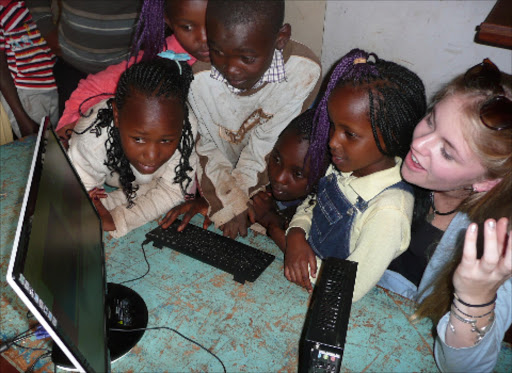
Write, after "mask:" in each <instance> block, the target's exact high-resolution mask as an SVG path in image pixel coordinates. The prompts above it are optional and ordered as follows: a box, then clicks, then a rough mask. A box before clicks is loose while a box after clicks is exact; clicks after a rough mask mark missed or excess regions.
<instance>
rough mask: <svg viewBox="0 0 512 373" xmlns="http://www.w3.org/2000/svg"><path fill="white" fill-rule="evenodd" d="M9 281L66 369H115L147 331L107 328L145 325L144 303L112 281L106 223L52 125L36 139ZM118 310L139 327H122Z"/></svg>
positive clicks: (46, 123) (43, 127) (42, 129)
mask: <svg viewBox="0 0 512 373" xmlns="http://www.w3.org/2000/svg"><path fill="white" fill-rule="evenodd" d="M7 282H8V283H9V285H10V286H11V287H12V288H13V290H14V291H15V293H16V294H17V295H18V296H19V297H20V298H21V300H22V301H23V302H24V303H25V304H26V305H27V307H28V308H29V310H30V311H31V312H32V313H33V314H34V316H35V317H36V318H37V320H38V321H39V322H40V323H41V325H42V326H43V327H44V328H45V329H46V331H47V332H48V333H49V334H50V336H51V337H52V339H53V341H54V353H53V354H52V359H53V360H54V362H55V363H56V364H57V365H59V366H61V367H64V368H65V369H71V370H79V371H84V372H109V371H110V363H111V358H112V361H113V360H114V359H115V358H117V357H119V356H122V355H124V354H125V353H126V352H128V351H129V350H130V348H131V347H132V346H133V345H135V343H137V341H138V340H139V339H140V338H141V337H142V334H143V333H144V332H143V331H140V332H134V333H122V334H124V335H122V336H117V338H116V336H115V335H114V336H113V335H112V334H113V333H109V328H110V327H112V326H116V327H117V326H119V327H120V328H124V329H127V328H128V329H129V328H130V327H133V326H136V327H145V326H146V325H147V316H148V315H147V308H146V306H145V304H144V301H143V300H142V298H140V296H138V294H137V293H135V292H133V290H131V289H129V288H126V287H124V286H120V285H115V286H114V284H107V283H106V273H105V255H104V247H103V231H102V227H101V220H100V218H99V215H98V213H97V211H96V209H95V208H94V205H93V204H92V202H91V200H90V198H89V196H88V193H87V191H86V190H85V188H84V186H83V184H82V183H81V181H80V178H79V177H78V174H77V173H76V171H75V169H74V168H73V166H72V164H71V162H70V161H69V159H68V157H67V154H66V151H65V150H64V148H63V147H62V145H61V144H60V141H59V140H58V137H57V135H56V134H55V132H54V131H53V129H51V127H50V125H49V121H48V120H44V121H43V123H41V127H40V129H39V132H38V135H37V140H36V144H35V150H34V156H33V159H32V165H31V168H30V173H29V176H28V180H27V187H26V190H25V195H24V198H23V203H22V207H21V211H20V217H19V220H18V226H17V230H16V235H15V238H14V245H13V249H12V254H11V260H10V263H9V268H8V271H7ZM119 288H120V292H118V293H120V295H119V294H113V293H116V291H113V290H111V289H119ZM137 297H138V298H137ZM134 299H135V300H134ZM141 301H142V306H141V304H140V302H141ZM134 305H136V306H135V309H134ZM127 308H130V310H128V309H127ZM120 310H121V313H122V314H123V312H124V314H123V315H124V316H123V315H121V317H127V316H128V317H131V319H130V320H133V319H135V318H137V320H136V321H137V322H133V324H136V325H120V324H123V323H122V322H119V311H120ZM112 314H116V316H115V317H112ZM134 315H136V317H133V316H134ZM140 319H142V322H140ZM144 322H145V324H144ZM112 323H113V324H114V325H111V324H112ZM117 333H118V334H119V333H120V332H117ZM114 334H115V333H114ZM119 340H122V343H120V342H119ZM128 340H130V342H129V346H126V342H127V341H128ZM109 351H110V352H109Z"/></svg>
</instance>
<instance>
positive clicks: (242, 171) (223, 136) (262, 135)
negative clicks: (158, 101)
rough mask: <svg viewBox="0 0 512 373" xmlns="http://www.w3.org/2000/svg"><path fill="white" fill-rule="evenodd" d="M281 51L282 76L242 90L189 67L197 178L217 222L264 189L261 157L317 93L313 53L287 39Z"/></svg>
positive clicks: (202, 68) (199, 66)
mask: <svg viewBox="0 0 512 373" xmlns="http://www.w3.org/2000/svg"><path fill="white" fill-rule="evenodd" d="M283 56H284V62H285V71H286V77H287V79H286V81H284V82H281V83H265V84H264V85H263V86H261V87H259V88H257V89H250V90H247V91H245V92H243V93H241V94H235V93H232V92H231V91H230V90H229V88H228V87H227V85H226V83H223V82H220V81H218V80H215V79H213V78H211V77H210V71H211V66H210V65H209V64H205V63H201V62H197V63H195V64H194V66H193V71H194V81H193V82H192V84H191V89H190V94H189V102H190V106H191V108H192V111H193V113H194V114H195V117H196V118H197V122H198V139H197V142H196V152H197V154H198V159H199V165H198V178H199V182H200V187H201V191H202V193H203V195H204V197H205V198H206V200H207V201H208V203H209V206H210V207H209V215H210V218H211V219H212V221H213V222H214V223H215V224H216V225H217V226H219V225H222V224H224V223H226V222H228V221H230V220H231V219H232V218H233V217H234V216H236V215H238V214H240V213H241V212H243V211H244V210H246V209H247V203H248V201H249V198H250V197H251V196H252V195H253V194H255V193H256V192H258V191H259V190H260V189H262V188H264V186H265V185H266V184H267V171H266V167H267V163H266V160H265V158H266V156H267V155H268V154H269V153H270V152H271V151H272V148H273V147H274V144H275V142H276V141H277V138H278V136H279V134H280V133H281V131H282V130H283V129H284V128H285V127H286V126H287V125H288V124H289V123H290V121H291V120H292V119H293V118H295V117H296V116H297V115H299V114H300V113H301V112H303V111H304V110H306V109H307V108H308V107H309V106H310V105H311V104H312V102H313V100H314V99H315V97H316V94H317V93H318V88H319V84H317V83H319V78H320V75H321V67H320V63H319V60H318V58H317V57H316V56H315V55H314V54H313V52H311V50H309V48H307V47H306V46H304V45H302V44H299V43H297V42H294V41H290V42H289V43H288V44H287V46H286V48H285V49H284V50H283Z"/></svg>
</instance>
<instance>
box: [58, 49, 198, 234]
mask: <svg viewBox="0 0 512 373" xmlns="http://www.w3.org/2000/svg"><path fill="white" fill-rule="evenodd" d="M192 79H193V75H192V70H191V68H190V66H188V65H187V64H186V63H185V62H183V61H177V60H169V59H163V58H156V59H153V60H151V61H147V62H140V63H138V64H135V65H133V66H131V67H130V68H129V69H128V70H126V71H125V72H124V73H123V74H122V75H121V78H120V79H119V84H118V85H117V89H116V94H115V96H114V98H112V99H109V100H105V101H102V102H100V103H99V104H97V105H95V106H94V107H93V108H92V115H89V116H87V117H82V118H81V119H80V120H79V121H78V123H77V126H76V127H75V130H74V131H73V132H74V133H75V135H74V136H73V137H72V138H71V139H70V147H69V150H68V155H69V157H70V159H71V161H72V162H73V165H74V166H75V169H76V171H77V172H78V175H79V176H80V178H81V180H82V182H83V184H84V186H85V188H86V189H87V190H88V191H89V195H90V196H91V199H92V200H93V203H94V205H95V206H96V209H97V210H98V212H99V214H100V217H101V221H102V225H103V229H104V230H105V231H109V232H110V233H111V235H112V236H113V237H120V236H123V235H125V234H126V233H128V232H129V231H130V230H132V229H134V228H136V227H139V226H141V225H143V224H145V223H147V222H148V221H150V220H153V219H156V218H157V217H159V216H160V215H161V214H162V213H164V212H167V211H168V210H169V209H171V208H172V207H174V206H176V205H177V204H180V203H182V202H183V201H184V199H185V196H186V195H187V192H188V188H189V185H190V182H191V181H192V178H194V176H195V175H194V173H193V168H192V165H193V164H194V162H193V159H195V156H193V144H194V143H193V139H194V133H193V131H192V127H191V124H190V121H189V119H188V108H187V96H188V91H189V87H190V83H191V81H192ZM104 184H108V185H110V186H114V187H118V188H119V189H118V190H115V191H113V192H110V193H106V192H105V191H104V190H103V189H102V188H103V185H104Z"/></svg>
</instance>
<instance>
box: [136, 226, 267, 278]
mask: <svg viewBox="0 0 512 373" xmlns="http://www.w3.org/2000/svg"><path fill="white" fill-rule="evenodd" d="M180 224H181V221H180V220H176V221H175V222H174V223H173V224H172V225H171V226H170V227H169V228H167V229H162V227H158V228H155V229H153V230H152V231H151V232H149V233H147V234H146V239H147V240H149V241H150V242H151V241H152V242H153V246H155V247H157V248H159V249H161V248H163V247H164V246H166V247H169V248H171V249H173V250H176V251H178V252H180V253H182V254H185V255H188V256H190V257H192V258H194V259H197V260H199V261H201V262H203V263H206V264H209V265H211V266H213V267H215V268H218V269H220V270H223V271H225V272H227V273H231V274H232V275H233V276H234V280H235V281H238V282H240V283H242V284H243V283H244V282H245V281H250V282H254V281H255V280H256V279H257V278H258V277H259V276H260V275H261V274H262V273H263V271H264V270H265V269H266V268H267V267H268V266H269V265H270V263H272V261H273V260H274V258H275V256H274V255H272V254H268V253H266V252H264V251H261V250H258V249H256V248H254V247H251V246H248V245H246V244H243V243H241V242H238V241H235V240H232V239H231V238H228V237H224V236H221V235H219V234H217V233H214V232H211V231H208V230H206V229H202V228H200V227H198V226H196V225H193V224H188V225H187V226H186V228H185V229H184V230H183V231H182V232H178V231H177V228H178V226H179V225H180Z"/></svg>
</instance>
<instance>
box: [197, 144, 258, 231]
mask: <svg viewBox="0 0 512 373" xmlns="http://www.w3.org/2000/svg"><path fill="white" fill-rule="evenodd" d="M197 137H198V139H197V142H196V151H197V155H198V159H199V164H200V167H198V175H199V177H198V179H199V181H200V184H201V185H200V189H201V192H202V193H203V196H204V198H205V199H206V200H207V201H208V205H209V210H208V216H209V217H210V219H211V220H212V221H213V222H214V223H215V225H216V226H217V227H219V226H223V225H225V224H226V223H228V222H230V221H231V220H232V219H234V218H235V217H237V216H239V215H240V214H242V215H243V214H244V213H245V214H246V216H247V209H248V203H249V196H248V195H247V193H244V192H243V191H242V190H241V189H240V188H239V187H238V185H237V183H236V180H235V178H234V177H233V176H232V175H231V173H232V171H233V165H232V164H231V162H230V161H229V160H228V159H227V158H226V156H225V155H224V154H223V153H222V152H221V151H220V150H219V148H218V147H217V146H216V144H215V142H214V141H213V140H212V139H211V138H210V137H209V136H208V135H202V134H198V135H197ZM242 228H243V227H242ZM245 229H247V225H246V227H245Z"/></svg>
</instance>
